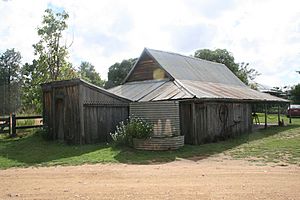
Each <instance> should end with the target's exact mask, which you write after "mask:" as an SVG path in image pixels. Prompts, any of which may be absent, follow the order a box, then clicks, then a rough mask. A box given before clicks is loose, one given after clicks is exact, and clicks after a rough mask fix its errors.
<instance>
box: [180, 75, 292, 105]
mask: <svg viewBox="0 0 300 200" xmlns="http://www.w3.org/2000/svg"><path fill="white" fill-rule="evenodd" d="M181 82H182V84H183V85H184V86H185V87H186V88H187V89H188V90H190V91H191V92H192V93H193V94H195V96H196V97H197V98H199V99H203V98H207V99H236V100H250V101H274V102H283V101H286V102H288V100H285V99H282V98H279V97H276V96H272V95H269V94H266V93H262V92H259V91H256V90H253V89H251V88H249V87H240V86H233V85H225V84H220V83H207V82H206V83H205V82H201V81H191V80H181Z"/></svg>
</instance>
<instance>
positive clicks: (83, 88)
mask: <svg viewBox="0 0 300 200" xmlns="http://www.w3.org/2000/svg"><path fill="white" fill-rule="evenodd" d="M42 89H43V102H44V124H46V125H47V126H48V129H49V133H50V136H51V137H52V138H53V139H58V140H65V141H69V142H71V143H80V144H83V143H93V142H105V141H109V139H110V135H109V133H110V132H112V131H114V129H115V127H116V125H117V124H118V122H120V121H122V120H125V119H127V118H128V117H129V116H130V115H131V116H136V117H141V118H143V119H145V120H146V121H148V122H150V123H152V124H153V126H154V136H153V137H152V138H165V139H161V140H156V139H155V140H154V139H153V140H152V141H150V143H151V145H152V146H155V148H157V149H175V148H177V147H179V146H182V145H183V138H184V140H185V143H188V144H201V143H204V142H206V141H212V140H214V139H216V138H226V137H230V136H232V135H236V134H240V133H243V132H250V131H251V130H252V111H253V110H252V109H253V105H254V104H262V105H264V106H266V105H267V104H276V105H282V104H287V103H288V101H287V100H284V99H281V98H278V97H275V96H271V95H269V94H265V93H261V92H258V91H256V90H252V89H250V88H249V87H248V86H246V85H245V84H244V83H243V82H241V81H240V80H239V79H238V78H237V77H236V76H235V75H234V74H233V73H232V72H231V71H230V70H229V69H228V68H227V67H226V66H225V65H223V64H219V63H215V62H210V61H206V60H201V59H198V58H194V57H188V56H183V55H180V54H176V53H170V52H164V51H158V50H152V49H147V48H146V49H144V51H143V52H142V54H141V56H140V57H139V59H138V61H137V62H136V64H135V65H134V67H133V68H132V70H131V71H130V72H129V74H128V75H127V77H126V79H125V80H124V82H123V84H122V85H119V86H117V87H114V88H111V89H109V90H104V89H102V88H99V87H96V86H94V85H91V84H89V83H87V82H85V81H83V80H80V79H74V80H68V81H57V82H52V83H47V84H43V85H42ZM150 143H147V144H141V145H140V147H141V149H143V148H144V149H151V148H150V147H149V146H147V145H149V144H150ZM171 143H174V145H173V146H169V145H170V144H171ZM152 149H153V148H152Z"/></svg>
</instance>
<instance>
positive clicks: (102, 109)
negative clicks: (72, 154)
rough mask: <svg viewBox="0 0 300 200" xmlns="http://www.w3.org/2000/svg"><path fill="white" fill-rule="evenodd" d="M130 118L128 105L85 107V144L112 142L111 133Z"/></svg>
mask: <svg viewBox="0 0 300 200" xmlns="http://www.w3.org/2000/svg"><path fill="white" fill-rule="evenodd" d="M127 118H128V105H127V106H126V105H119V106H118V105H100V104H98V105H96V104H94V105H84V119H85V120H84V133H85V143H95V142H108V141H111V136H110V133H112V132H114V131H115V130H116V126H117V125H118V124H119V122H121V121H124V120H126V119H127Z"/></svg>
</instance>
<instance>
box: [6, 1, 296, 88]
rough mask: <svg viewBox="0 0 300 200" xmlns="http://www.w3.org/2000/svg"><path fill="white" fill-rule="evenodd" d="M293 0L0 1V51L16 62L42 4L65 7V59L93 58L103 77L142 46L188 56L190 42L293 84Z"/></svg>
mask: <svg viewBox="0 0 300 200" xmlns="http://www.w3.org/2000/svg"><path fill="white" fill-rule="evenodd" d="M298 2H299V1H292V0H286V1H276V0H272V1H268V0H264V1H261V0H251V1H250V0H249V1H247V0H244V1H235V0H227V1H221V0H219V1H217V0H164V1H162V0H152V1H143V0H127V1H121V0H119V1H117V0H102V1H89V0H85V1H68V0H26V1H22V0H7V1H0V13H1V14H0V15H1V18H0V52H3V51H5V50H6V49H7V48H15V49H17V50H18V51H20V52H21V54H22V56H23V62H24V63H25V62H31V60H32V59H33V58H34V55H33V48H32V44H34V43H36V42H37V41H38V39H39V38H38V36H37V33H36V28H37V26H39V25H40V24H41V21H42V15H43V13H44V10H45V9H46V8H48V7H51V8H53V9H55V10H62V9H65V10H66V12H68V13H69V15H70V18H69V20H68V24H69V29H68V31H67V33H66V34H65V36H64V42H65V43H66V44H70V43H72V42H73V44H72V46H71V47H70V49H69V51H70V55H69V60H70V61H71V62H72V63H73V64H74V65H75V66H79V64H80V62H81V61H88V62H91V63H92V64H93V65H95V67H96V70H97V71H98V72H99V73H100V74H101V76H102V77H103V78H105V79H106V78H107V71H108V68H109V66H111V65H112V64H114V63H115V62H120V61H122V59H127V58H133V57H138V56H139V55H140V53H141V52H142V50H143V48H144V47H149V48H153V49H159V50H166V51H172V52H177V53H180V54H184V55H192V54H193V53H194V52H195V51H196V50H197V49H203V48H209V49H216V48H226V49H227V50H229V51H230V52H232V53H233V55H234V57H235V58H236V61H237V62H249V63H250V67H252V68H254V69H256V70H257V71H259V72H260V73H261V75H260V76H258V77H257V78H256V80H255V81H257V82H259V83H261V84H265V85H270V86H285V85H294V84H297V83H300V75H299V74H297V73H296V72H295V71H296V70H300V9H299V8H300V3H298Z"/></svg>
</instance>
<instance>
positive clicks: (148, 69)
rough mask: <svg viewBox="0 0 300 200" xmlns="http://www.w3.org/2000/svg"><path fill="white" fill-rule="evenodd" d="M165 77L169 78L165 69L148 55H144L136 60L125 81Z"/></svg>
mask: <svg viewBox="0 0 300 200" xmlns="http://www.w3.org/2000/svg"><path fill="white" fill-rule="evenodd" d="M158 77H159V78H158ZM166 78H169V76H168V74H167V73H166V72H165V70H163V69H162V68H161V67H160V66H159V65H158V64H157V63H156V62H155V61H154V60H153V59H152V58H151V57H150V56H147V55H145V56H144V57H143V58H142V59H141V60H139V61H138V63H137V66H136V67H135V69H134V71H133V72H132V73H131V74H130V76H129V77H128V79H127V82H131V81H144V80H157V79H166Z"/></svg>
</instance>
